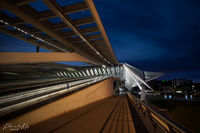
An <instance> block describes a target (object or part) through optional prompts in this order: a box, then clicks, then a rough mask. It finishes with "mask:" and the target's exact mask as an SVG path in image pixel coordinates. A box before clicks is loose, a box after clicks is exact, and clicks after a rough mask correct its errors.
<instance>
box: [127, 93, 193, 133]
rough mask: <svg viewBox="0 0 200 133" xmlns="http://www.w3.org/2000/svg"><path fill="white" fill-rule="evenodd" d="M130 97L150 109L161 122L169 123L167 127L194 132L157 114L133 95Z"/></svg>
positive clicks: (189, 132)
mask: <svg viewBox="0 0 200 133" xmlns="http://www.w3.org/2000/svg"><path fill="white" fill-rule="evenodd" d="M127 94H128V96H129V97H132V98H134V99H135V100H136V101H137V102H139V103H140V104H141V105H143V106H144V107H145V108H146V109H148V111H149V112H151V113H153V114H154V115H156V116H157V117H158V118H159V119H160V120H161V121H164V122H166V123H167V125H170V126H171V127H173V128H175V129H176V130H177V131H179V132H181V133H193V132H192V131H190V130H188V129H187V128H185V127H183V126H182V125H180V124H178V123H177V122H175V121H173V120H171V119H170V118H168V117H166V116H164V115H162V114H161V113H159V112H157V111H156V110H154V109H152V108H151V107H149V106H148V105H146V104H145V103H143V102H142V101H140V100H138V99H137V98H136V97H134V96H133V95H132V94H130V93H128V92H127Z"/></svg>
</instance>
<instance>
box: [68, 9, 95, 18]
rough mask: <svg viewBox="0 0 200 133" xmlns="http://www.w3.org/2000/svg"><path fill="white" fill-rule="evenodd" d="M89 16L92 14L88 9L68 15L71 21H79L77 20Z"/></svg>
mask: <svg viewBox="0 0 200 133" xmlns="http://www.w3.org/2000/svg"><path fill="white" fill-rule="evenodd" d="M90 16H92V14H91V13H90V10H89V9H88V10H83V11H79V12H75V13H71V14H69V17H70V18H71V19H72V20H74V19H79V18H85V17H90Z"/></svg>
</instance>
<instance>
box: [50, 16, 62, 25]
mask: <svg viewBox="0 0 200 133" xmlns="http://www.w3.org/2000/svg"><path fill="white" fill-rule="evenodd" d="M48 20H49V21H50V22H51V23H53V24H56V23H60V22H63V21H62V20H61V19H60V18H59V17H54V18H50V19H48Z"/></svg>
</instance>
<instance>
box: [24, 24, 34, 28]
mask: <svg viewBox="0 0 200 133" xmlns="http://www.w3.org/2000/svg"><path fill="white" fill-rule="evenodd" d="M25 25H26V26H28V27H29V28H32V27H34V26H33V25H31V24H29V23H25Z"/></svg>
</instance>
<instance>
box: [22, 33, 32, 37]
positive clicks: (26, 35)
mask: <svg viewBox="0 0 200 133" xmlns="http://www.w3.org/2000/svg"><path fill="white" fill-rule="evenodd" d="M23 36H25V37H31V36H30V35H28V34H24V35H23Z"/></svg>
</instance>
